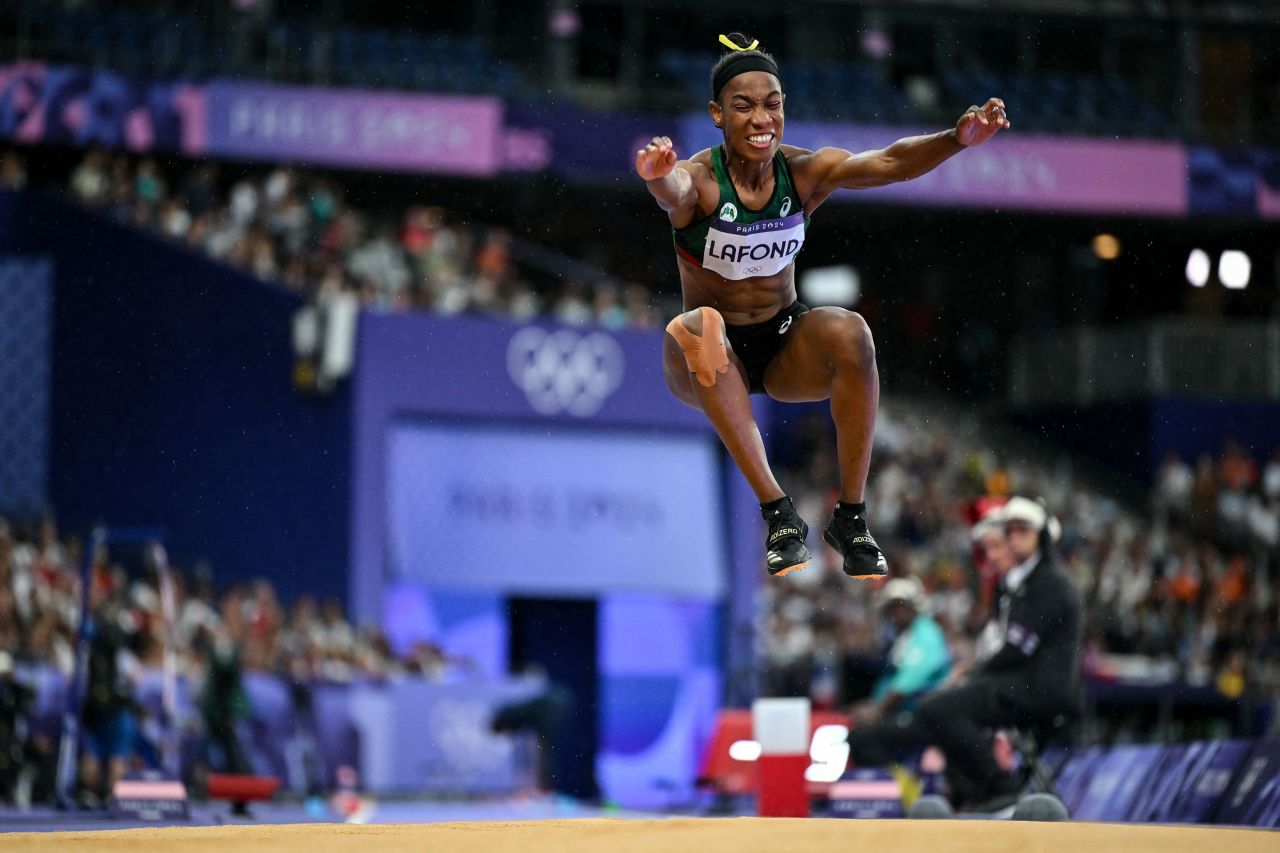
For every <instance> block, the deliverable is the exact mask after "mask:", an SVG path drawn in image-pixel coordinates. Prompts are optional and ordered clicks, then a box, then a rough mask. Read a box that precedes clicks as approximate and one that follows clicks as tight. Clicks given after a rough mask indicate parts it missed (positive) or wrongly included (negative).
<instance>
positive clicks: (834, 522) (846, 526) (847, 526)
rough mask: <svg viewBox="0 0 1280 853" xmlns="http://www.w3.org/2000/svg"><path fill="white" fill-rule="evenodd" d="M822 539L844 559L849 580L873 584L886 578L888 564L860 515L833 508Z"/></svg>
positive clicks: (837, 506) (842, 508)
mask: <svg viewBox="0 0 1280 853" xmlns="http://www.w3.org/2000/svg"><path fill="white" fill-rule="evenodd" d="M822 538H823V539H825V540H826V541H827V544H828V545H830V546H831V547H832V548H835V549H836V553H837V554H839V555H840V556H841V557H843V558H844V573H845V574H846V575H848V576H849V577H851V578H856V579H858V580H874V579H875V578H882V577H884V576H885V575H887V574H889V563H888V561H887V560H885V558H884V553H883V552H882V551H881V550H880V546H879V545H877V544H876V540H875V537H874V536H872V535H871V531H869V530H867V519H866V517H865V516H864V515H859V514H856V513H854V512H853V511H852V510H850V509H848V508H847V507H844V506H841V505H840V504H836V511H835V512H833V513H832V514H831V521H829V522H828V523H827V529H826V530H824V531H823V532H822Z"/></svg>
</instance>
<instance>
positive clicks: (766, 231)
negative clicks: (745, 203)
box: [702, 211, 804, 281]
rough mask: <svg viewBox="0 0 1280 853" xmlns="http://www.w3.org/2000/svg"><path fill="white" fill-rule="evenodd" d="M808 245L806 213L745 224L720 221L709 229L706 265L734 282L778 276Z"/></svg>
mask: <svg viewBox="0 0 1280 853" xmlns="http://www.w3.org/2000/svg"><path fill="white" fill-rule="evenodd" d="M803 245H804V212H803V211H797V212H796V213H793V214H791V215H790V216H786V217H783V218H782V219H763V220H761V221H759V222H750V223H746V224H741V223H737V222H730V221H728V220H726V219H716V220H714V221H713V222H712V223H711V226H710V228H708V229H707V243H706V246H705V248H703V250H702V266H703V267H704V268H706V269H709V270H713V271H715V272H717V273H719V274H720V275H722V276H724V277H725V278H727V279H730V280H731V281H741V280H742V279H744V278H755V277H756V276H765V275H774V274H775V273H778V272H781V271H782V270H784V269H786V267H787V265H788V264H790V263H791V262H792V261H794V260H795V257H796V254H797V253H799V251H800V247H801V246H803Z"/></svg>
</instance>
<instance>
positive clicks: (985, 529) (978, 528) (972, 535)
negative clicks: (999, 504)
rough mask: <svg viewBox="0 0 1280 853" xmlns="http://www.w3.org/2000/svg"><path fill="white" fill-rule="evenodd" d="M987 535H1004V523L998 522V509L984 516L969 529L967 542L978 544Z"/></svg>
mask: <svg viewBox="0 0 1280 853" xmlns="http://www.w3.org/2000/svg"><path fill="white" fill-rule="evenodd" d="M988 533H997V534H999V535H1001V536H1003V535H1004V522H1003V521H1001V520H1000V510H999V508H997V509H993V510H991V512H989V513H987V514H986V515H984V516H983V517H982V518H981V519H980V520H979V521H978V523H977V524H975V525H974V526H973V527H970V528H969V541H970V542H975V543H976V542H980V541H982V537H983V536H986V535H987V534H988Z"/></svg>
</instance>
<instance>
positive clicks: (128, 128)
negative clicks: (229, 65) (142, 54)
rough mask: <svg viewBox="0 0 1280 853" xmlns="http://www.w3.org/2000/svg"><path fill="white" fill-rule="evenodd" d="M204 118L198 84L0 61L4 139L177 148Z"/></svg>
mask: <svg viewBox="0 0 1280 853" xmlns="http://www.w3.org/2000/svg"><path fill="white" fill-rule="evenodd" d="M203 120H204V103H203V100H202V98H201V94H200V87H199V86H192V85H189V84H186V83H153V82H145V81H140V80H132V79H130V78H128V77H124V76H122V75H120V74H115V73H113V72H110V71H94V70H90V69H87V68H67V67H61V66H56V65H45V64H44V63H41V62H20V63H17V64H16V65H8V66H0V139H10V140H13V141H14V142H20V143H23V144H27V145H38V144H44V145H79V146H87V145H105V146H108V147H111V148H128V149H130V150H133V151H153V150H169V151H173V150H178V149H179V148H180V147H181V145H182V143H183V141H184V140H185V139H186V138H187V137H188V135H189V134H191V133H193V132H194V133H196V134H197V135H198V133H199V127H201V126H202V123H203Z"/></svg>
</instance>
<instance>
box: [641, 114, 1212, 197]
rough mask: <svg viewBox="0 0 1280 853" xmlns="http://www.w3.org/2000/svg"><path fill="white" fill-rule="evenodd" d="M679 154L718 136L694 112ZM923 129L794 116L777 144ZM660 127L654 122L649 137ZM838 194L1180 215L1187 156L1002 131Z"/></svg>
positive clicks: (861, 143)
mask: <svg viewBox="0 0 1280 853" xmlns="http://www.w3.org/2000/svg"><path fill="white" fill-rule="evenodd" d="M679 129H680V140H681V142H682V143H683V145H684V147H683V148H681V149H680V150H679V152H678V153H679V154H680V156H682V157H688V156H690V155H692V154H694V153H695V152H697V151H698V150H700V149H702V148H709V147H711V146H714V145H719V144H720V143H721V142H722V140H723V137H722V135H721V133H720V131H719V130H718V129H716V128H715V127H714V126H712V125H711V122H710V121H709V120H708V119H707V116H706V115H705V114H703V113H697V114H694V115H689V116H685V117H684V118H683V119H682V120H681V121H680V122H679ZM942 129H943V128H933V129H932V130H924V129H912V128H901V127H878V126H871V125H853V124H822V123H818V122H806V121H793V122H788V123H787V126H786V141H787V142H788V143H789V144H792V145H799V146H802V147H804V148H811V149H817V148H822V147H824V146H831V147H835V148H844V149H846V150H849V151H867V150H872V149H876V148H883V147H885V146H887V145H889V144H890V143H892V142H894V141H895V140H897V139H900V138H902V137H904V136H913V135H916V134H920V133H930V132H933V131H936V130H942ZM660 132H663V129H662V128H657V129H655V130H654V133H655V134H657V133H660ZM840 197H841V198H843V199H845V200H854V199H856V200H859V201H866V202H890V203H904V204H928V205H938V206H945V207H982V208H997V209H1017V210H1041V211H1045V212H1060V213H1083V212H1089V213H1123V214H1147V215H1157V216H1185V215H1186V214H1187V211H1188V205H1187V153H1186V149H1185V148H1183V146H1181V145H1179V144H1178V143H1176V142H1153V141H1117V140H1102V139H1068V138H1048V137H1038V136H1019V135H1017V133H1016V131H1010V132H1008V133H1004V134H1002V135H1000V136H997V137H996V138H994V139H992V140H991V141H990V142H987V143H986V144H984V145H982V146H979V147H977V148H974V149H972V150H969V151H962V152H961V153H960V154H958V155H956V156H955V157H953V158H951V159H950V160H948V161H947V162H945V163H943V164H942V165H941V166H939V167H938V168H937V169H934V170H933V171H932V172H930V173H929V174H927V175H923V176H921V177H919V178H916V179H915V180H913V181H908V182H904V183H901V184H894V185H892V186H887V187H879V188H876V189H872V190H848V191H844V192H842V193H841V194H840Z"/></svg>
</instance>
